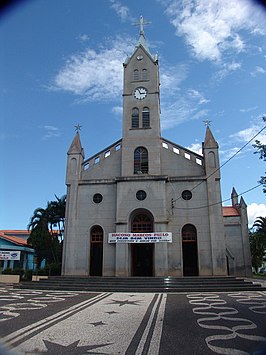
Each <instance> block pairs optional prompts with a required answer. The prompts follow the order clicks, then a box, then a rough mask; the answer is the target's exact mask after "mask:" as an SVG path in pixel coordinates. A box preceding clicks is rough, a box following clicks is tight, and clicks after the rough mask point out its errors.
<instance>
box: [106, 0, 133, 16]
mask: <svg viewBox="0 0 266 355" xmlns="http://www.w3.org/2000/svg"><path fill="white" fill-rule="evenodd" d="M110 3H111V4H112V5H111V9H113V10H115V12H116V14H117V15H118V16H119V17H120V18H121V20H122V21H126V20H127V19H128V17H129V8H128V7H127V6H124V5H122V4H121V3H120V2H119V1H116V0H110Z"/></svg>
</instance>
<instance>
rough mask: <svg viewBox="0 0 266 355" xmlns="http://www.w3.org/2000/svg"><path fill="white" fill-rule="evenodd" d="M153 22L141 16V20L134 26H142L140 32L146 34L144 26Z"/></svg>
mask: <svg viewBox="0 0 266 355" xmlns="http://www.w3.org/2000/svg"><path fill="white" fill-rule="evenodd" d="M149 24H151V21H146V20H144V18H143V16H140V19H139V22H135V23H134V24H133V25H134V26H139V27H140V34H144V26H145V25H149Z"/></svg>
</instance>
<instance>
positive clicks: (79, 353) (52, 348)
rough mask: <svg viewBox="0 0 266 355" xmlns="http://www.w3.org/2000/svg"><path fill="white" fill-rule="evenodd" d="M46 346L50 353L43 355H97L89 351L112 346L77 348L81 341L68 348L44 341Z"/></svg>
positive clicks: (99, 345) (98, 345)
mask: <svg viewBox="0 0 266 355" xmlns="http://www.w3.org/2000/svg"><path fill="white" fill-rule="evenodd" d="M43 342H44V344H45V346H46V347H47V349H48V351H47V352H42V354H45V355H55V354H64V355H65V354H67V355H73V354H75V355H83V354H95V352H89V350H94V349H97V348H101V347H103V346H107V345H111V343H109V344H97V345H96V344H95V345H83V346H77V345H78V343H79V340H77V341H75V342H74V343H72V344H69V345H67V346H64V345H60V344H57V343H53V342H50V341H48V340H43ZM97 354H99V355H103V354H105V355H106V354H108V353H98V352H97Z"/></svg>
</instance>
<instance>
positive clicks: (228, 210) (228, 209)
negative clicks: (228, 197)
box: [223, 206, 240, 217]
mask: <svg viewBox="0 0 266 355" xmlns="http://www.w3.org/2000/svg"><path fill="white" fill-rule="evenodd" d="M223 216H224V217H234V216H240V213H239V211H238V210H237V209H236V208H235V207H232V206H223Z"/></svg>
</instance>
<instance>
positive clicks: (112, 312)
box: [105, 311, 118, 314]
mask: <svg viewBox="0 0 266 355" xmlns="http://www.w3.org/2000/svg"><path fill="white" fill-rule="evenodd" d="M105 313H108V314H116V313H118V312H115V311H109V312H105Z"/></svg>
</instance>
